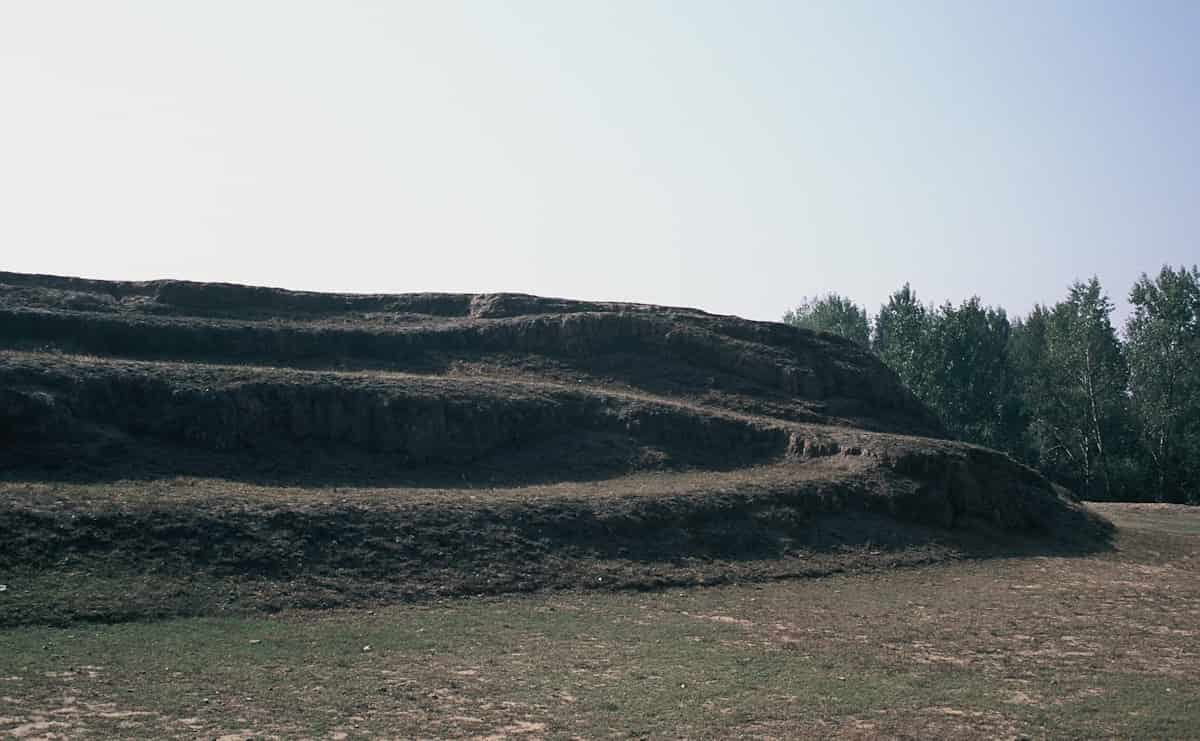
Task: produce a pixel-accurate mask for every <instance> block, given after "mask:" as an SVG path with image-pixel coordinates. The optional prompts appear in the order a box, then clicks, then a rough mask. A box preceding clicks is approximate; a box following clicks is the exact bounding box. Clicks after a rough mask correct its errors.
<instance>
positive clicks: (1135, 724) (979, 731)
mask: <svg viewBox="0 0 1200 741" xmlns="http://www.w3.org/2000/svg"><path fill="white" fill-rule="evenodd" d="M1099 509H1100V510H1101V511H1102V512H1103V513H1104V514H1105V515H1107V516H1109V517H1111V518H1112V519H1113V520H1114V521H1115V522H1116V523H1117V524H1118V525H1119V526H1120V528H1121V529H1120V533H1119V535H1118V539H1117V541H1116V549H1115V550H1113V551H1112V552H1108V553H1103V554H1101V555H1092V556H1087V557H1032V558H1014V559H988V560H970V561H963V562H958V563H948V564H941V565H934V566H927V567H917V568H902V569H896V570H891V571H881V572H874V573H858V574H851V575H844V576H836V575H835V576H829V577H825V578H820V579H800V580H790V581H778V582H772V583H766V584H756V585H734V586H721V587H712V588H694V589H688V590H679V589H668V590H663V591H656V592H617V593H612V592H603V593H602V592H587V593H584V592H557V593H542V594H535V595H525V596H513V597H504V598H488V599H467V598H464V599H455V600H448V601H443V602H427V603H424V604H420V605H411V604H410V605H397V606H389V607H378V608H375V609H372V610H366V609H361V610H327V611H285V612H283V613H280V614H278V615H275V616H270V617H262V618H246V617H239V618H192V619H178V620H164V621H158V622H142V623H136V622H135V623H121V624H114V625H93V624H83V623H81V624H78V625H75V626H69V627H65V628H44V627H25V628H14V629H8V630H4V631H2V632H0V737H16V738H64V737H69V738H125V737H128V738H142V737H156V738H198V737H204V738H222V737H224V738H230V739H233V738H251V737H253V738H271V737H281V738H296V737H304V738H395V737H414V736H423V737H479V738H541V737H553V738H557V737H561V738H568V737H586V738H593V737H655V738H661V737H688V738H716V737H720V738H728V737H755V738H762V737H774V738H795V737H798V736H799V737H804V736H810V737H811V736H820V737H839V738H875V737H901V738H955V737H977V738H1020V737H1029V738H1097V737H1121V738H1132V737H1136V738H1188V737H1200V511H1197V510H1185V509H1182V508H1173V507H1165V506H1154V505H1107V506H1102V507H1099ZM3 598H4V594H3V593H0V599H3Z"/></svg>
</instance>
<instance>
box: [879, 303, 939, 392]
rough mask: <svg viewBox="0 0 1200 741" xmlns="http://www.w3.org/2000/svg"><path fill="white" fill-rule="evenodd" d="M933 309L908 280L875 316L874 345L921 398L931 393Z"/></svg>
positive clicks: (880, 355) (884, 359)
mask: <svg viewBox="0 0 1200 741" xmlns="http://www.w3.org/2000/svg"><path fill="white" fill-rule="evenodd" d="M931 313H932V312H931V310H929V309H926V308H925V306H924V305H923V304H922V303H921V302H920V301H918V300H917V294H916V292H915V291H913V289H912V286H910V285H909V284H908V283H905V284H904V286H903V287H902V288H900V289H899V290H898V291H895V292H894V293H892V295H891V296H889V297H888V302H887V303H886V304H884V305H883V306H881V307H879V313H878V314H877V315H876V316H875V335H874V338H873V341H872V347H873V349H874V350H875V353H876V354H877V355H879V358H880V360H882V361H883V362H884V363H886V364H887V365H888V366H889V367H890V368H891V369H892V370H894V371H896V374H897V375H899V376H900V380H901V381H902V382H903V383H904V385H905V386H907V387H908V388H909V389H910V390H911V391H912V392H913V393H914V394H916V395H917V397H918V398H920V399H922V400H926V399H928V398H929V397H930V396H931V390H932V384H933V363H932V362H931V359H930V354H929V350H928V345H929V340H930V325H931V316H930V315H931Z"/></svg>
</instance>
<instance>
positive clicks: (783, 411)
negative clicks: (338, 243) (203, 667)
mask: <svg viewBox="0 0 1200 741" xmlns="http://www.w3.org/2000/svg"><path fill="white" fill-rule="evenodd" d="M0 470H2V471H3V474H2V476H3V479H2V481H0V483H2V484H3V486H4V487H5V488H6V494H7V496H6V497H5V498H4V501H3V503H0V554H4V555H3V556H0V569H7V570H17V571H21V572H22V573H27V574H35V573H52V572H54V571H55V570H56V569H57V570H61V569H63V568H68V567H69V568H72V569H75V570H79V569H84V570H92V571H95V572H97V573H99V572H104V573H108V572H112V571H113V570H114V569H115V570H116V571H115V572H114V573H116V572H120V573H140V574H145V575H155V574H158V575H160V576H163V578H167V577H169V578H182V576H183V575H186V574H189V573H194V574H201V575H205V578H219V579H224V578H245V579H264V580H268V581H271V582H272V583H277V584H282V583H291V582H295V581H296V580H302V579H322V578H335V577H336V578H344V579H346V580H349V581H353V582H355V583H357V584H362V583H364V580H365V582H369V583H371V584H374V585H375V587H372V589H374V590H375V591H379V592H380V593H388V594H402V595H403V594H424V593H444V592H446V591H449V592H455V591H504V590H506V589H529V588H536V587H538V586H548V585H562V584H564V583H568V584H569V583H583V582H584V581H587V580H588V577H587V576H585V575H586V574H589V573H592V572H596V571H597V570H599V571H601V572H604V573H608V574H609V583H618V584H620V583H626V584H629V585H636V584H638V583H642V582H644V583H652V582H654V581H655V580H659V581H661V580H663V579H667V580H670V579H673V578H683V577H682V576H681V575H683V574H685V573H689V572H688V569H694V568H700V571H702V572H704V573H705V574H707V575H708V576H706V577H704V578H706V579H712V578H718V577H720V576H721V575H722V574H725V575H729V574H737V573H743V572H744V573H745V574H751V573H759V572H760V571H761V573H767V572H772V573H773V571H772V570H776V571H777V570H778V569H779V568H783V567H781V566H780V564H785V563H786V560H787V559H789V558H795V557H800V556H802V555H803V554H805V553H808V554H812V553H817V552H819V553H823V554H826V555H828V554H830V553H835V552H837V551H838V549H839V548H841V549H843V550H844V549H851V550H852V549H855V548H858V549H865V550H863V552H865V553H871V552H874V551H878V552H879V553H883V552H884V551H888V552H892V551H896V549H899V550H901V551H902V550H904V549H911V548H915V547H918V546H920V545H921V544H926V545H928V544H930V543H933V542H935V541H937V540H938V538H941V537H951V538H952V539H953V538H958V537H959V536H963V537H967V536H968V535H970V534H972V533H973V534H974V535H970V537H976V536H979V535H980V534H982V533H986V534H987V538H991V539H995V538H996V537H999V538H1000V539H1001V540H1003V539H1004V538H1008V537H1011V538H1034V539H1040V540H1041V541H1042V542H1044V543H1046V544H1048V545H1050V544H1056V545H1055V547H1057V546H1062V545H1063V544H1069V545H1070V546H1071V547H1098V546H1100V545H1102V543H1103V541H1104V538H1105V533H1106V526H1105V523H1103V522H1102V521H1100V520H1098V519H1097V518H1095V517H1093V516H1090V515H1088V514H1086V513H1085V512H1084V511H1083V510H1081V509H1080V508H1078V507H1077V506H1076V505H1074V504H1073V503H1071V502H1070V500H1069V499H1068V498H1067V497H1066V496H1064V493H1063V492H1061V491H1058V490H1056V489H1055V488H1054V487H1053V486H1051V485H1050V484H1049V483H1048V482H1046V481H1045V480H1044V479H1042V478H1041V477H1040V476H1038V475H1037V474H1036V473H1035V472H1033V471H1031V470H1029V469H1028V468H1025V467H1023V466H1020V465H1018V464H1016V463H1015V462H1013V461H1012V460H1010V459H1008V458H1007V457H1005V456H1003V455H1000V454H998V453H994V452H992V451H987V450H984V449H980V448H975V447H972V446H967V445H962V444H959V443H955V442H952V441H948V440H944V439H942V437H941V430H940V428H939V426H938V424H937V422H936V420H935V419H934V418H933V415H932V414H931V413H930V412H929V411H928V410H927V409H926V408H924V407H923V406H922V405H921V404H920V403H919V402H918V401H917V400H916V399H915V398H914V397H913V396H912V395H911V394H910V393H909V392H908V391H907V390H905V389H904V388H903V387H902V386H901V385H900V384H899V382H898V381H897V379H896V377H895V375H894V374H893V373H891V372H890V371H889V370H888V369H887V368H886V367H884V366H883V365H882V364H881V363H880V362H879V361H878V360H877V359H876V358H875V357H874V356H872V355H871V354H870V353H868V352H866V351H864V350H862V349H861V348H858V347H857V346H854V345H853V344H851V343H848V342H845V341H843V340H840V339H839V338H835V337H831V336H827V335H822V334H816V333H812V332H808V331H805V330H800V329H796V328H793V327H787V326H784V325H780V324H773V323H764V322H751V321H746V320H742V319H738V318H736V317H725V316H714V315H710V314H706V313H704V312H700V311H696V310H691V309H675V308H668V307H656V306H644V305H630V304H611V303H597V302H574V301H567V300H562V299H543V298H537V297H533V296H523V295H513V294H485V295H451V294H411V295H396V296H390V295H374V296H352V295H334V294H316V293H298V292H289V291H282V290H279V289H269V288H258V287H249V286H234V285H223V284H216V285H214V284H197V283H186V282H179V281H160V282H148V283H111V282H104V281H90V280H82V279H74V278H57V277H49V276H30V275H21V274H12V273H0ZM645 476H650V477H651V479H652V483H646V481H645V480H644V479H643V478H642V477H645ZM637 482H642V483H637ZM338 487H343V495H341V496H331V495H330V492H331V491H335V490H336V489H337V488H338ZM344 487H351V488H349V489H346V488H344ZM639 487H640V488H639ZM230 491H233V492H237V495H236V496H233V497H232V498H231V497H230V496H229V495H228V492H230ZM196 492H205V496H203V497H197V496H195V494H196ZM281 492H287V493H286V494H281ZM345 492H350V493H348V494H346V493H345ZM430 492H436V495H434V494H430ZM831 518H833V519H831ZM835 520H836V521H837V522H840V523H841V524H840V525H835V524H831V523H834V522H835ZM822 523H824V524H822ZM848 523H850V524H848ZM854 523H857V524H854ZM864 523H867V524H864ZM938 533H941V535H938ZM947 534H950V535H947ZM998 534H999V535H998ZM1014 542H1015V541H1014ZM880 544H882V545H880ZM921 547H923V546H921ZM880 549H882V550H880ZM888 549H892V550H891V551H889V550H888ZM684 562H687V563H690V564H692V566H689V567H687V568H685V567H684V566H682V565H681V564H683V563H684ZM700 563H708V564H709V565H708V566H705V567H703V568H701V567H699V566H696V564H700ZM614 564H625V565H626V566H628V567H629V568H626V566H621V567H619V568H618V567H616V566H614ZM631 564H632V565H633V566H630V565H631ZM639 564H640V565H639ZM747 564H752V565H753V566H747ZM606 569H607V570H608V571H605V570H606ZM612 569H616V570H615V571H613V570H612ZM763 569H765V571H762V570H763ZM783 570H784V571H786V570H787V569H786V568H783ZM621 574H624V576H621ZM672 574H674V576H672ZM39 578H40V577H39ZM601 578H602V579H603V577H601ZM639 580H641V581H639ZM384 584H388V585H391V586H388V587H386V588H385V587H384V586H380V585H384ZM592 585H594V584H592ZM367 591H371V590H367ZM0 609H2V606H0ZM33 612H34V613H36V612H37V611H36V610H34V611H33ZM22 614H24V615H26V617H28V616H29V615H31V614H33V613H29V612H28V611H25V612H22ZM22 619H25V618H22ZM29 619H32V618H29Z"/></svg>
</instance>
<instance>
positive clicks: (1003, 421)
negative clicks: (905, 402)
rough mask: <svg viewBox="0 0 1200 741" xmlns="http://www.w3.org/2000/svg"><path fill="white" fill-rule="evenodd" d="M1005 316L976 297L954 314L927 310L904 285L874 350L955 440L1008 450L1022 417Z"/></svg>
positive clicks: (878, 323)
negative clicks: (1009, 358) (1010, 357)
mask: <svg viewBox="0 0 1200 741" xmlns="http://www.w3.org/2000/svg"><path fill="white" fill-rule="evenodd" d="M1010 331H1011V327H1010V326H1009V322H1008V316H1007V315H1006V314H1005V312H1004V310H1003V309H996V308H992V307H990V306H989V307H985V306H983V305H982V303H981V302H980V300H979V297H977V296H975V297H972V298H970V299H968V300H967V301H964V302H963V303H962V304H961V305H959V306H957V307H955V306H953V305H952V304H949V303H946V304H944V305H942V306H940V307H938V308H936V309H935V308H932V307H928V308H927V307H925V306H923V305H921V303H920V302H919V301H918V300H917V297H916V294H915V293H914V292H913V290H912V287H911V286H909V285H908V284H907V283H906V284H905V285H904V287H903V288H901V289H900V290H898V291H896V292H895V293H893V294H892V295H891V297H890V298H889V299H888V302H887V303H886V304H884V305H883V306H882V307H881V308H880V310H879V315H878V317H877V318H876V320H875V337H874V349H875V352H876V353H878V354H879V357H880V359H882V360H883V362H884V363H886V364H887V365H888V366H890V367H891V368H892V369H893V370H895V371H896V373H897V374H898V375H899V376H900V379H901V380H902V381H903V382H904V383H905V385H906V386H908V388H909V389H911V390H912V391H913V392H914V393H915V394H916V395H917V397H918V398H920V399H921V400H922V401H924V402H925V403H927V404H928V405H929V406H930V407H932V408H933V410H934V412H936V413H937V415H938V417H940V418H941V420H942V422H943V424H945V425H946V429H947V430H948V431H949V432H950V433H951V434H952V435H954V436H955V437H958V438H961V439H963V440H968V441H970V442H974V443H979V444H981V445H989V446H992V447H996V448H1009V447H1011V445H1012V444H1013V443H1014V441H1015V440H1016V439H1017V438H1019V436H1020V427H1021V422H1020V410H1019V405H1018V403H1017V397H1016V393H1015V389H1014V379H1013V373H1012V369H1011V367H1010V365H1009V361H1008V355H1007V346H1008V341H1009V334H1010Z"/></svg>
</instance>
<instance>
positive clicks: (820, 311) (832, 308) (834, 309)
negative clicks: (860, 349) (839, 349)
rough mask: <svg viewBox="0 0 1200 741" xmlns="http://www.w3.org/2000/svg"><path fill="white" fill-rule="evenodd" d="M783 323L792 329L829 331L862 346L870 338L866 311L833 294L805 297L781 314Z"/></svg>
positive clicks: (869, 326)
mask: <svg viewBox="0 0 1200 741" xmlns="http://www.w3.org/2000/svg"><path fill="white" fill-rule="evenodd" d="M783 321H784V322H785V323H787V324H791V325H792V326H795V327H804V328H806V329H813V330H817V331H821V332H829V333H831V334H835V335H838V336H839V337H845V338H846V339H848V340H852V341H854V342H857V343H858V344H860V345H864V346H865V345H867V343H868V340H869V339H870V336H871V325H870V322H869V320H868V319H867V312H866V311H865V310H863V309H862V307H860V306H858V305H857V304H855V303H854V302H853V301H851V300H850V299H848V298H846V297H845V296H839V295H838V294H836V293H829V294H826V295H824V296H814V297H812V298H805V299H804V301H803V302H801V304H800V305H799V306H797V307H796V308H795V309H791V310H790V311H788V312H787V313H786V314H784V315H783Z"/></svg>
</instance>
